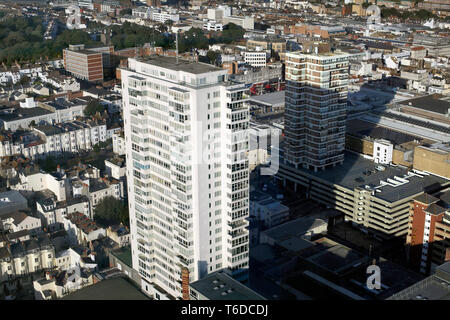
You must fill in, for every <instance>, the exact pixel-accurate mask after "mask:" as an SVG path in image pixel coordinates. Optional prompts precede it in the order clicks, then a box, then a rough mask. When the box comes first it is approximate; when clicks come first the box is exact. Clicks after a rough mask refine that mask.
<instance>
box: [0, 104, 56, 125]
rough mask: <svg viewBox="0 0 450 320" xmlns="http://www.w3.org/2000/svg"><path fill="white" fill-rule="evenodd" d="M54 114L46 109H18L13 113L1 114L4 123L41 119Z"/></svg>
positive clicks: (0, 118) (0, 117)
mask: <svg viewBox="0 0 450 320" xmlns="http://www.w3.org/2000/svg"><path fill="white" fill-rule="evenodd" d="M52 113H53V112H52V111H50V110H47V109H44V108H40V107H35V108H16V109H14V111H13V112H11V113H0V120H2V121H4V122H10V121H16V120H19V119H26V118H33V117H39V116H43V115H48V114H52Z"/></svg>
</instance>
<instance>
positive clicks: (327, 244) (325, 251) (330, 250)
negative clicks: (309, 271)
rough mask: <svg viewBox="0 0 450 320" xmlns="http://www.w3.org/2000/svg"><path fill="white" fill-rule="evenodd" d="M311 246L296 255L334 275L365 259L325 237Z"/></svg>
mask: <svg viewBox="0 0 450 320" xmlns="http://www.w3.org/2000/svg"><path fill="white" fill-rule="evenodd" d="M312 244H314V245H313V246H309V247H305V249H304V250H302V251H300V252H299V253H298V255H299V256H300V257H302V258H303V259H305V260H307V261H309V262H310V263H312V264H314V265H316V266H318V267H320V268H322V269H324V270H326V271H328V272H331V273H334V274H340V273H343V272H345V271H347V270H349V269H351V268H353V267H355V266H357V265H358V264H359V263H362V262H363V261H364V260H365V259H366V258H367V257H366V256H365V255H363V254H361V253H359V252H358V251H355V250H353V249H351V248H349V247H347V246H345V245H343V244H341V243H338V242H335V241H333V240H331V239H329V238H327V237H322V238H320V239H318V240H316V241H314V242H312Z"/></svg>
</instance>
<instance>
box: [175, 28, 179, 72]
mask: <svg viewBox="0 0 450 320" xmlns="http://www.w3.org/2000/svg"><path fill="white" fill-rule="evenodd" d="M175 46H176V54H177V64H178V30H177V32H176V33H175Z"/></svg>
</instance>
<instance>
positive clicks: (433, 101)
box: [399, 94, 450, 115]
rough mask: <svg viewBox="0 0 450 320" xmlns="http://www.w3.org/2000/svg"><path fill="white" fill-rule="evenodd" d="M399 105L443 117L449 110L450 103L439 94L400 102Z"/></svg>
mask: <svg viewBox="0 0 450 320" xmlns="http://www.w3.org/2000/svg"><path fill="white" fill-rule="evenodd" d="M399 104H401V105H404V106H407V107H413V108H418V109H423V110H427V111H431V112H436V113H440V114H443V115H445V114H447V113H448V112H449V110H450V101H449V100H448V98H445V97H443V96H442V95H439V94H433V95H429V96H425V97H420V98H415V99H410V100H405V101H402V102H400V103H399Z"/></svg>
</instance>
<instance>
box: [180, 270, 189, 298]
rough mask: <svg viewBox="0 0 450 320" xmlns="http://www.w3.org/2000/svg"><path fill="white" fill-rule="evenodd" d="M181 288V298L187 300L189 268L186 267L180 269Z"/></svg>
mask: <svg viewBox="0 0 450 320" xmlns="http://www.w3.org/2000/svg"><path fill="white" fill-rule="evenodd" d="M181 290H182V292H183V300H189V269H188V268H186V267H183V268H182V269H181Z"/></svg>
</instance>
